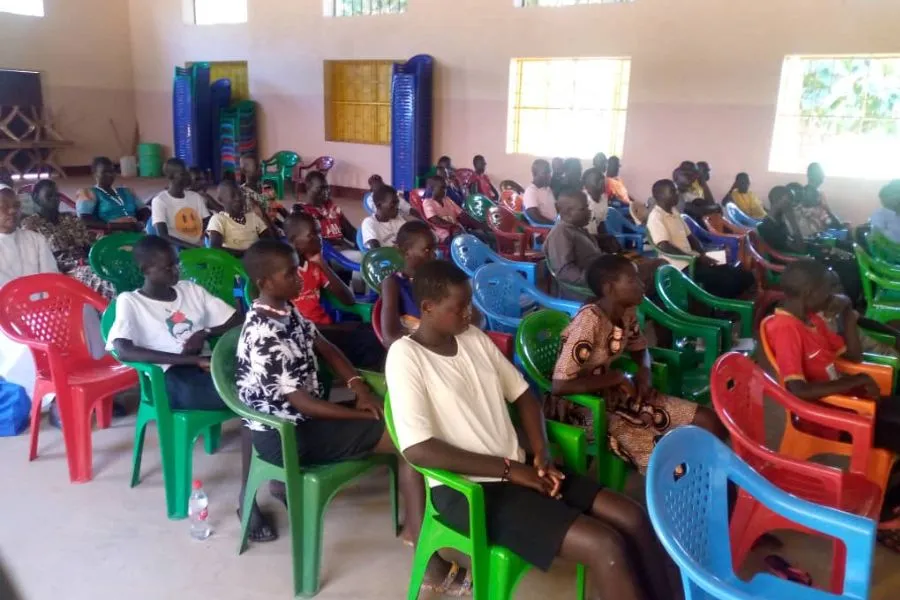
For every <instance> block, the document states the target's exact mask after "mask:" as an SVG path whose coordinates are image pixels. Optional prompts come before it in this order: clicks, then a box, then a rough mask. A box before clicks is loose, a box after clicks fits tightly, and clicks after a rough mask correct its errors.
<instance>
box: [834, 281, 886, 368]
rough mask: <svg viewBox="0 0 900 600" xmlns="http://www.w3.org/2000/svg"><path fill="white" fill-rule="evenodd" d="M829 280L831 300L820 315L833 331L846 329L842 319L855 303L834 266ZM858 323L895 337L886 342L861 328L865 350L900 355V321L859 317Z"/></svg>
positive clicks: (861, 340) (860, 335)
mask: <svg viewBox="0 0 900 600" xmlns="http://www.w3.org/2000/svg"><path fill="white" fill-rule="evenodd" d="M828 281H830V282H831V293H832V296H831V302H829V303H828V307H827V308H825V310H823V311H822V312H820V313H819V316H821V317H822V319H823V320H824V321H825V324H826V325H828V329H830V330H831V331H844V325H843V323H842V319H844V318H845V317H846V316H847V315H848V314H850V312H849V311H850V309H852V308H853V304H854V303H853V301H852V300H851V299H850V297H849V296H847V294H845V293H844V286H843V284H842V283H841V278H840V275H839V274H838V272H837V271H835V270H834V269H832V268H829V269H828ZM857 324H858V325H859V327H860V328H865V329H866V330H870V331H874V332H877V333H881V334H884V335H888V336H891V337H892V338H893V339H894V343H893V344H891V345H888V344H884V343H882V342H879V341H878V340H876V339H875V338H873V337H870V336H869V335H867V334H866V331H865V330H863V329H860V332H859V342H860V348H861V349H862V351H863V352H871V353H873V354H881V355H882V356H900V321H891V322H890V323H886V324H882V323H879V322H878V321H874V320H872V319H867V318H865V317H859V319H857Z"/></svg>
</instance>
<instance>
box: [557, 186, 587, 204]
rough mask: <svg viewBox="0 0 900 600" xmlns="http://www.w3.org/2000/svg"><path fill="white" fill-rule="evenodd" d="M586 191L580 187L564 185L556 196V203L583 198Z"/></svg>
mask: <svg viewBox="0 0 900 600" xmlns="http://www.w3.org/2000/svg"><path fill="white" fill-rule="evenodd" d="M583 197H584V190H583V189H581V186H580V185H564V186H563V187H562V189H561V190H559V193H558V194H556V202H557V203H559V201H560V200H562V199H563V198H583Z"/></svg>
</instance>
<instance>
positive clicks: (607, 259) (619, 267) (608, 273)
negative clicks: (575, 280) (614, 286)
mask: <svg viewBox="0 0 900 600" xmlns="http://www.w3.org/2000/svg"><path fill="white" fill-rule="evenodd" d="M626 270H631V271H634V263H632V262H631V261H630V260H628V259H627V258H625V257H624V256H622V255H621V254H604V255H603V256H599V257H597V258H595V259H594V261H593V262H592V263H591V264H589V265H588V268H587V271H586V272H585V275H584V278H585V280H586V281H587V284H588V287H589V288H591V291H592V292H594V295H595V296H597V297H598V298H602V297H603V285H604V284H606V283H609V282H611V281H615V280H616V278H618V277H619V275H621V274H622V273H624V272H625V271H626Z"/></svg>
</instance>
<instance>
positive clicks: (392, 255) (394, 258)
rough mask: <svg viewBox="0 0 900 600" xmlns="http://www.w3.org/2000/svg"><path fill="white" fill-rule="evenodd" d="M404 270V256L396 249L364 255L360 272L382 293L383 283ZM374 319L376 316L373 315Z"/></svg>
mask: <svg viewBox="0 0 900 600" xmlns="http://www.w3.org/2000/svg"><path fill="white" fill-rule="evenodd" d="M402 268H403V255H401V254H400V251H399V250H397V249H396V248H389V247H385V248H375V249H374V250H369V251H367V252H366V253H365V254H364V255H363V259H362V263H361V265H360V272H361V274H362V278H363V280H364V281H365V282H366V285H368V286H369V287H370V288H371V289H372V290H374V291H376V292H380V291H381V282H382V281H384V280H385V279H386V278H387V277H388V276H389V275H392V274H393V273H396V272H397V271H399V270H401V269H402ZM373 319H374V315H373Z"/></svg>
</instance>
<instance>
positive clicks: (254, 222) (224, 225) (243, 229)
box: [206, 212, 267, 250]
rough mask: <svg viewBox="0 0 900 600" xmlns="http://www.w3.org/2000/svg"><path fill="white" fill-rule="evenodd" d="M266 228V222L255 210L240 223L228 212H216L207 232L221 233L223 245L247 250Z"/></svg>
mask: <svg viewBox="0 0 900 600" xmlns="http://www.w3.org/2000/svg"><path fill="white" fill-rule="evenodd" d="M266 229H267V227H266V224H265V223H264V222H263V220H262V219H260V218H259V217H258V216H257V214H256V213H254V212H248V213H247V214H246V215H245V222H244V223H238V222H237V221H235V220H234V219H232V218H231V217H230V216H228V213H226V212H220V213H216V214H214V215H213V216H212V218H211V219H210V220H209V224H208V225H207V226H206V231H207V232H209V231H215V232H217V233H219V234H220V235H221V236H222V245H223V246H224V247H226V248H229V249H231V250H246V249H247V248H249V247H250V246H252V245H253V243H254V242H255V241H257V240H258V239H259V234H261V233H262V232H263V231H265V230H266Z"/></svg>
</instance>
